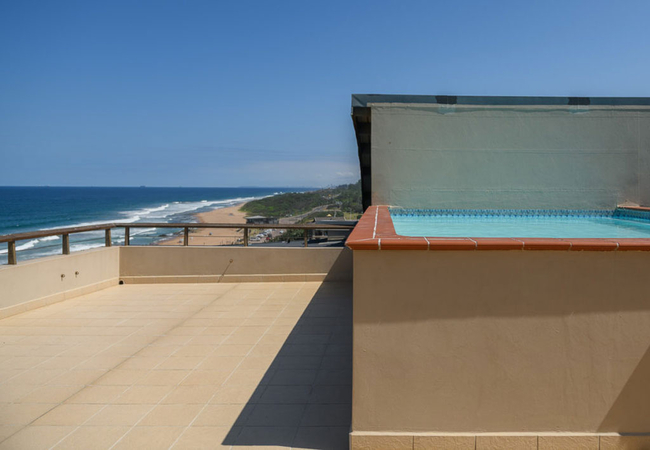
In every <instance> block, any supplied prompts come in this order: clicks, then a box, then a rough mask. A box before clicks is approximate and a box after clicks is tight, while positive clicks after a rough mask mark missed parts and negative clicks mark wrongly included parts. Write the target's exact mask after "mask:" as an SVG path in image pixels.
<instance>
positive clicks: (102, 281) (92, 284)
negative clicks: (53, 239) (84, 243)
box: [0, 247, 120, 318]
mask: <svg viewBox="0 0 650 450" xmlns="http://www.w3.org/2000/svg"><path fill="white" fill-rule="evenodd" d="M119 252H120V249H119V247H108V248H99V249H93V250H88V251H84V252H79V253H74V254H72V255H60V256H52V257H47V258H40V259H33V260H30V261H25V262H19V263H18V264H17V265H15V266H14V265H7V266H2V267H0V318H3V317H8V316H11V315H14V314H18V313H21V312H23V311H27V310H30V309H34V308H39V307H41V306H45V305H49V304H51V303H55V302H59V301H61V300H65V299H68V298H73V297H76V296H79V295H83V294H88V293H90V292H93V291H98V290H100V289H104V288H106V287H109V286H113V285H116V284H118V281H119V278H118V277H119V263H120V258H119Z"/></svg>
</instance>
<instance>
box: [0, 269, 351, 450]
mask: <svg viewBox="0 0 650 450" xmlns="http://www.w3.org/2000/svg"><path fill="white" fill-rule="evenodd" d="M351 298H352V293H351V283H349V282H277V283H275V282H266V283H227V284H218V283H200V284H134V285H129V284H126V285H121V286H114V287H110V288H107V289H103V290H100V291H97V292H94V293H90V294H86V295H82V296H79V297H75V298H72V299H68V300H64V301H61V302H58V303H54V304H51V305H48V306H44V307H42V308H39V309H34V310H31V311H28V312H24V313H22V314H18V315H14V316H11V317H8V318H5V319H2V320H0V362H1V363H2V364H1V367H2V370H0V449H23V448H24V449H50V448H52V449H54V448H56V449H68V448H79V449H91V448H107V449H108V448H111V449H121V448H139V449H143V448H155V449H158V448H160V449H167V448H174V449H187V448H231V447H232V448H237V449H239V448H247V447H249V446H254V448H257V449H259V448H265V447H275V446H283V447H293V448H347V445H348V433H349V430H350V409H351V408H350V403H351V378H352V374H351V336H352V317H351V316H352V303H351Z"/></svg>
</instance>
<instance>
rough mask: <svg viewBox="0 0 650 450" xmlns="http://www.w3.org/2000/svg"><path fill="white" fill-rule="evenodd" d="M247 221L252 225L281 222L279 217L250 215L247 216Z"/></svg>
mask: <svg viewBox="0 0 650 450" xmlns="http://www.w3.org/2000/svg"><path fill="white" fill-rule="evenodd" d="M245 219H246V223H247V224H251V225H273V224H277V223H278V222H279V220H278V218H277V217H266V216H249V217H245Z"/></svg>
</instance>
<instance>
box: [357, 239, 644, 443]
mask: <svg viewBox="0 0 650 450" xmlns="http://www.w3.org/2000/svg"><path fill="white" fill-rule="evenodd" d="M648 273H650V258H648V254H647V253H646V252H621V253H615V252H584V253H581V252H562V251H550V252H546V251H539V252H533V251H529V252H519V251H510V252H508V251H489V252H462V251H455V252H454V251H440V252H418V251H410V252H409V251H397V250H395V251H356V252H355V255H354V340H353V346H354V347H353V370H354V373H353V419H352V431H353V432H354V433H353V436H355V435H356V436H364V435H366V434H367V433H370V434H372V433H373V432H374V433H382V432H383V433H387V434H389V435H390V434H391V433H392V434H395V433H400V432H402V433H406V435H408V433H409V432H412V433H434V434H435V433H463V432H464V433H470V434H479V433H489V432H507V433H515V434H517V433H545V432H546V433H554V432H555V433H557V432H574V433H576V432H578V433H579V432H583V433H604V432H626V433H643V432H646V433H647V432H650V383H648V380H650V326H649V325H648V324H650V293H649V292H648V289H647V277H648ZM472 448H473V447H472ZM630 448H632V447H630ZM635 448H636V447H635ZM639 448H640V447H639Z"/></svg>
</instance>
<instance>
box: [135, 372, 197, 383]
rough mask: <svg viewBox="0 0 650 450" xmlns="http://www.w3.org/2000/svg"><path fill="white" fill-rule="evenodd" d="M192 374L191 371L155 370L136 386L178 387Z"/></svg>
mask: <svg viewBox="0 0 650 450" xmlns="http://www.w3.org/2000/svg"><path fill="white" fill-rule="evenodd" d="M189 374H190V371H189V370H153V371H151V372H149V374H147V375H146V376H145V377H143V378H141V379H140V380H138V381H137V383H136V384H138V385H143V386H176V385H178V383H180V382H181V381H183V379H184V378H185V377H186V376H188V375H189Z"/></svg>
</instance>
